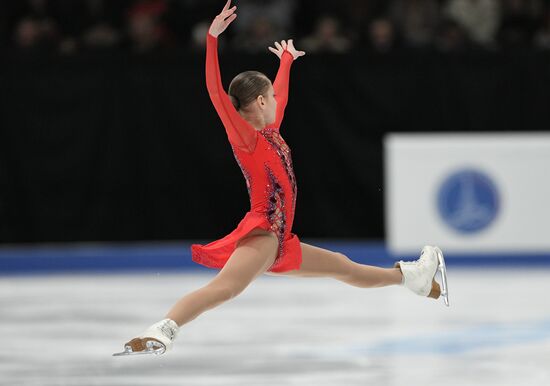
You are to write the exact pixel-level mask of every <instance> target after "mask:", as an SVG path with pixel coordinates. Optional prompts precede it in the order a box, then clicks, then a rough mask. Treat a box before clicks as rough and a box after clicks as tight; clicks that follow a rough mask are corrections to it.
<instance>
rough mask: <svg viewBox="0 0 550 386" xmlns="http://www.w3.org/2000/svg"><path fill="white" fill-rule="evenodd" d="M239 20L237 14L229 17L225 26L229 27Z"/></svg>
mask: <svg viewBox="0 0 550 386" xmlns="http://www.w3.org/2000/svg"><path fill="white" fill-rule="evenodd" d="M236 18H237V14H236V13H234V14H233V15H231V16H229V17H228V18H227V19H225V26H226V27H227V26H228V25H229V24H231V22H233V20H235V19H236Z"/></svg>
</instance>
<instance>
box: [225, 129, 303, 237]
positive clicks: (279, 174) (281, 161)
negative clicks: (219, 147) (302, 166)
mask: <svg viewBox="0 0 550 386" xmlns="http://www.w3.org/2000/svg"><path fill="white" fill-rule="evenodd" d="M233 153H234V154H235V158H236V160H237V162H238V164H239V166H240V168H241V170H242V172H243V175H244V177H245V180H246V186H247V189H248V194H249V197H250V208H251V210H252V211H255V212H258V213H262V214H263V215H265V216H266V217H267V219H268V221H269V223H270V224H271V229H272V230H273V231H274V232H276V233H277V235H278V236H279V238H280V239H281V240H283V239H284V238H285V236H287V235H288V234H289V232H290V230H291V228H292V223H293V220H294V210H295V208H296V193H297V186H296V177H295V176H294V170H293V168H292V158H291V154H290V148H289V147H288V145H287V144H286V142H285V141H284V139H283V138H282V137H281V134H280V133H279V130H277V129H274V128H269V127H268V128H265V129H263V130H261V131H259V132H258V142H257V144H256V149H255V151H254V152H253V153H247V152H245V151H242V150H238V149H236V148H235V147H233Z"/></svg>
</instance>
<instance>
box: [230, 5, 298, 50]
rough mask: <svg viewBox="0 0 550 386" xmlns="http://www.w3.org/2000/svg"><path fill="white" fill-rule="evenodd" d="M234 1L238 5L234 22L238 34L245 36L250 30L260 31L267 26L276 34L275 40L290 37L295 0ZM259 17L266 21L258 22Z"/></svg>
mask: <svg viewBox="0 0 550 386" xmlns="http://www.w3.org/2000/svg"><path fill="white" fill-rule="evenodd" d="M234 3H235V4H236V5H237V7H238V8H237V15H238V16H237V20H235V23H234V30H235V32H236V34H237V35H238V36H240V37H241V38H243V37H244V35H246V34H247V33H248V32H250V31H258V30H259V29H261V28H264V26H265V28H266V29H267V28H269V29H270V30H271V31H272V32H273V34H275V35H276V37H275V40H282V39H288V34H289V33H290V29H291V27H292V25H293V22H294V11H295V8H296V1H295V0H240V1H238V2H234ZM258 19H261V20H264V21H262V22H261V23H258ZM260 24H262V25H263V26H260ZM267 24H269V26H267ZM271 43H273V42H271Z"/></svg>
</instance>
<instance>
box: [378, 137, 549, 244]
mask: <svg viewBox="0 0 550 386" xmlns="http://www.w3.org/2000/svg"><path fill="white" fill-rule="evenodd" d="M384 148H385V176H386V177H385V178H386V181H385V192H386V196H385V202H386V208H385V210H386V236H387V240H388V247H389V248H390V250H391V251H392V252H394V253H416V252H417V251H418V250H420V249H421V247H422V246H423V245H424V244H438V245H440V246H441V247H442V248H443V250H444V251H446V252H451V253H464V254H468V253H473V254H476V253H477V254H483V253H519V254H521V253H548V252H549V251H550V203H549V200H550V135H548V134H546V133H540V134H513V133H512V134H459V133H456V134H391V135H389V136H387V137H386V139H385V143H384ZM462 170H475V171H479V172H481V173H483V174H484V175H486V176H487V177H488V178H489V179H490V180H491V181H492V183H493V184H494V187H495V191H496V196H497V197H498V200H497V202H498V207H497V208H496V209H494V210H493V216H494V220H492V222H490V223H489V225H487V226H486V227H485V228H483V229H479V230H477V231H472V232H469V233H465V232H463V231H462V230H460V229H456V228H454V227H453V226H450V225H449V223H448V222H446V220H445V215H442V211H441V209H440V208H439V206H438V205H439V202H440V200H441V198H440V197H442V194H443V193H442V192H443V191H444V188H443V187H444V186H445V185H444V183H445V181H449V180H448V178H450V176H451V175H453V174H454V173H456V172H457V171H462ZM457 184H460V183H459V182H456V183H455V188H456V187H457V186H458V187H460V185H457ZM464 186H465V185H464ZM456 189H458V188H456ZM460 189H462V191H463V192H462V193H461V192H458V193H457V195H461V196H463V197H465V196H468V193H467V192H466V191H467V190H468V189H467V188H462V187H460ZM472 189H473V188H472ZM486 190H487V189H486ZM464 192H466V193H464ZM484 194H485V193H484ZM470 196H471V197H473V198H471V199H468V200H466V199H464V200H463V201H464V202H465V204H460V203H455V204H453V205H455V209H456V208H459V206H461V207H462V208H466V207H470V208H472V207H476V208H477V209H479V210H481V211H483V210H487V211H488V212H490V211H491V210H492V209H491V208H484V207H483V205H482V203H480V204H478V203H476V198H475V194H471V195H470ZM443 197H448V196H443ZM467 201H468V202H467ZM489 206H490V205H489ZM459 209H460V208H459ZM453 210H454V209H453ZM465 212H467V211H465ZM474 212H475V211H473V210H470V211H469V213H470V214H472V213H474ZM474 214H475V213H474ZM452 215H453V214H452V213H450V212H449V213H448V214H447V215H446V216H448V218H450V217H451V216H452ZM455 215H456V213H455ZM472 218H473V217H472Z"/></svg>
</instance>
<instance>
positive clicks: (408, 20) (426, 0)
mask: <svg viewBox="0 0 550 386" xmlns="http://www.w3.org/2000/svg"><path fill="white" fill-rule="evenodd" d="M390 15H391V18H392V20H393V22H394V23H395V25H396V26H397V28H398V30H399V31H400V33H401V36H402V38H403V42H404V43H405V44H406V45H407V46H411V47H425V46H428V45H430V44H431V43H432V41H433V37H434V34H435V30H436V28H437V25H438V21H439V6H438V4H437V1H436V0H396V1H394V2H393V4H392V7H391V10H390Z"/></svg>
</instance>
